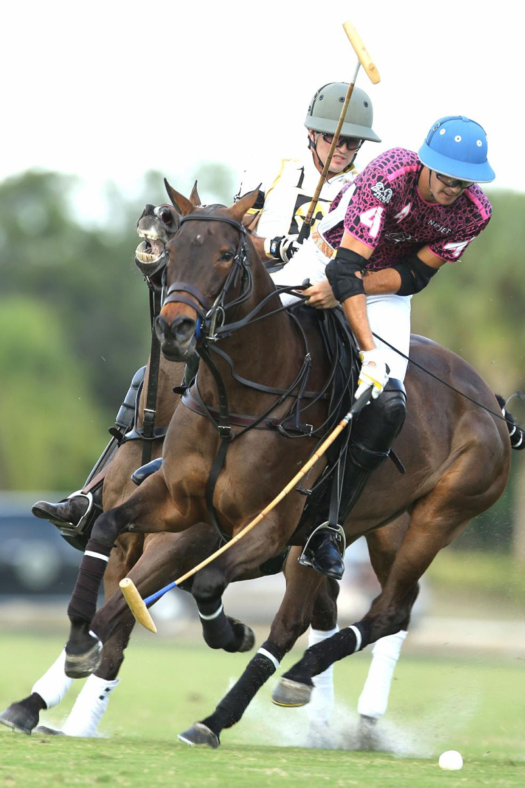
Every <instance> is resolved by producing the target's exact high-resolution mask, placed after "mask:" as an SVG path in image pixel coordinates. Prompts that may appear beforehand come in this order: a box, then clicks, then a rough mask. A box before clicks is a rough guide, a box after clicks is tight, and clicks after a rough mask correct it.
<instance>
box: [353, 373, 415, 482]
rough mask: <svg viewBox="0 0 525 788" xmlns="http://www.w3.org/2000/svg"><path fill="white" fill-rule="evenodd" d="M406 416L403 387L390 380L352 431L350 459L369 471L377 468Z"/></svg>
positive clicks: (363, 411) (399, 430)
mask: <svg viewBox="0 0 525 788" xmlns="http://www.w3.org/2000/svg"><path fill="white" fill-rule="evenodd" d="M406 412H407V410H406V392H405V387H404V386H403V383H402V382H401V381H400V380H397V379H396V378H390V380H389V381H388V383H387V384H386V386H385V389H384V391H383V392H382V393H381V394H380V395H379V397H378V398H377V399H375V400H372V402H371V403H370V405H367V406H366V408H364V409H363V410H362V412H361V414H360V416H359V419H358V420H357V422H356V425H355V427H354V428H353V429H352V436H351V439H350V457H351V458H353V459H354V460H355V461H356V462H357V464H358V465H360V466H362V467H365V468H369V469H370V470H372V469H373V467H377V465H378V464H379V463H380V462H381V459H382V458H384V457H386V456H387V454H388V451H389V449H390V446H391V445H392V443H393V441H394V439H395V438H396V437H397V436H398V435H399V433H400V432H401V428H402V427H403V424H404V422H405V417H406ZM365 456H366V457H367V458H368V459H369V460H370V461H369V462H368V460H367V459H365Z"/></svg>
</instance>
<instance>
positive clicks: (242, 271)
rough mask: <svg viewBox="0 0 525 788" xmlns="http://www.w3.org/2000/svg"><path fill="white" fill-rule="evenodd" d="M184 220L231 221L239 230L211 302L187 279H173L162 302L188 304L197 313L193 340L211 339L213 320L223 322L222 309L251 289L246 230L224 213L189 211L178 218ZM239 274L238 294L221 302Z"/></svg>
mask: <svg viewBox="0 0 525 788" xmlns="http://www.w3.org/2000/svg"><path fill="white" fill-rule="evenodd" d="M184 222H222V223H223V224H231V226H232V227H235V229H236V230H238V231H239V243H238V244H237V249H236V251H235V257H234V258H233V260H232V264H231V266H230V270H229V272H228V276H227V277H226V279H225V281H224V284H223V286H222V288H221V291H220V293H219V295H218V296H217V298H216V299H215V301H214V303H213V304H210V302H209V300H208V299H207V298H206V296H205V295H204V294H203V293H201V292H200V290H198V289H197V288H196V287H195V286H194V285H192V284H190V283H188V282H173V284H171V285H170V287H169V290H168V292H167V294H166V298H165V299H164V302H163V306H165V305H166V304H174V303H182V304H187V305H188V306H190V307H191V308H192V309H194V310H195V311H196V312H197V314H198V319H197V327H196V329H195V336H196V338H197V340H200V339H204V340H211V341H215V340H216V339H217V338H218V337H217V336H216V333H215V332H216V328H217V323H220V325H222V324H223V323H224V318H225V310H226V309H231V308H232V307H235V306H238V305H239V304H242V303H243V302H244V301H246V300H247V299H248V298H249V297H250V295H251V294H252V291H253V276H252V272H251V268H250V261H249V258H248V254H247V247H246V230H245V227H244V225H243V224H241V223H240V222H237V221H235V219H230V218H228V217H227V216H203V215H195V216H194V215H190V216H184V217H183V218H182V219H181V222H180V223H181V225H182V224H184ZM239 277H241V292H240V295H239V296H238V298H236V299H234V300H233V301H229V302H228V303H227V304H225V299H226V296H227V294H228V291H229V290H230V288H231V287H235V286H236V285H237V283H238V281H239ZM186 294H187V295H186ZM189 296H192V298H189ZM193 299H195V301H197V303H195V301H194V300H193Z"/></svg>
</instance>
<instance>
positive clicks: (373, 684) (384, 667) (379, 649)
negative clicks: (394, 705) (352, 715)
mask: <svg viewBox="0 0 525 788" xmlns="http://www.w3.org/2000/svg"><path fill="white" fill-rule="evenodd" d="M407 635H408V632H406V631H404V630H402V631H401V632H396V634H395V635H388V636H387V637H384V638H381V639H380V640H378V641H377V642H376V643H375V644H374V647H373V649H372V663H371V665H370V668H369V671H368V676H367V679H366V682H365V686H364V687H363V691H362V693H361V696H360V698H359V702H358V704H357V710H358V712H359V714H362V715H364V716H365V717H372V718H373V719H376V720H378V719H379V718H380V717H382V716H383V714H384V713H385V711H386V709H387V706H388V696H389V694H390V685H391V684H392V678H393V676H394V670H395V667H396V664H397V660H398V659H399V655H400V654H401V647H402V645H403V642H404V640H405V638H406V636H407Z"/></svg>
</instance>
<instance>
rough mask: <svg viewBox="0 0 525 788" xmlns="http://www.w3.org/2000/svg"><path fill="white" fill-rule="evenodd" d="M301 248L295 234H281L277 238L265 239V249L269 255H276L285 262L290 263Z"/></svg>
mask: <svg viewBox="0 0 525 788" xmlns="http://www.w3.org/2000/svg"><path fill="white" fill-rule="evenodd" d="M300 248H301V247H300V244H298V243H297V236H295V235H279V236H277V238H271V239H270V238H266V239H265V241H264V251H265V253H266V254H267V255H268V257H275V258H276V259H278V260H282V261H283V263H289V262H290V260H291V259H292V257H293V256H294V254H295V253H296V252H297V251H298V249H300Z"/></svg>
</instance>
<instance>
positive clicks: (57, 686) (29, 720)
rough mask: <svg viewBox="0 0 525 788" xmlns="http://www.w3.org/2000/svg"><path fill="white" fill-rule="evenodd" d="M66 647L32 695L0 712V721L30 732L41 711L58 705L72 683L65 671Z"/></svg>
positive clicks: (18, 729) (37, 683)
mask: <svg viewBox="0 0 525 788" xmlns="http://www.w3.org/2000/svg"><path fill="white" fill-rule="evenodd" d="M65 660H66V652H65V649H64V650H63V651H62V653H61V654H60V656H59V657H58V659H57V660H55V662H54V663H53V664H52V665H51V667H50V668H49V669H48V670H47V671H46V672H45V673H44V675H43V676H42V677H41V678H40V679H38V681H37V682H36V683H35V685H34V687H33V689H32V690H31V695H29V696H28V697H27V698H23V700H20V701H16V702H15V703H12V704H11V705H10V706H9V707H8V708H7V709H6V710H5V711H3V712H2V713H1V714H0V723H2V724H3V725H7V726H8V727H9V728H13V729H14V730H17V731H20V733H27V734H30V733H31V731H32V730H33V729H34V728H36V726H37V725H38V723H39V719H40V712H41V711H45V710H46V709H52V708H53V707H54V706H58V704H59V703H60V701H61V700H62V698H63V697H64V695H65V694H66V692H67V691H68V689H69V688H70V686H71V684H72V679H70V678H68V677H67V676H66V674H65V673H64V663H65Z"/></svg>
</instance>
